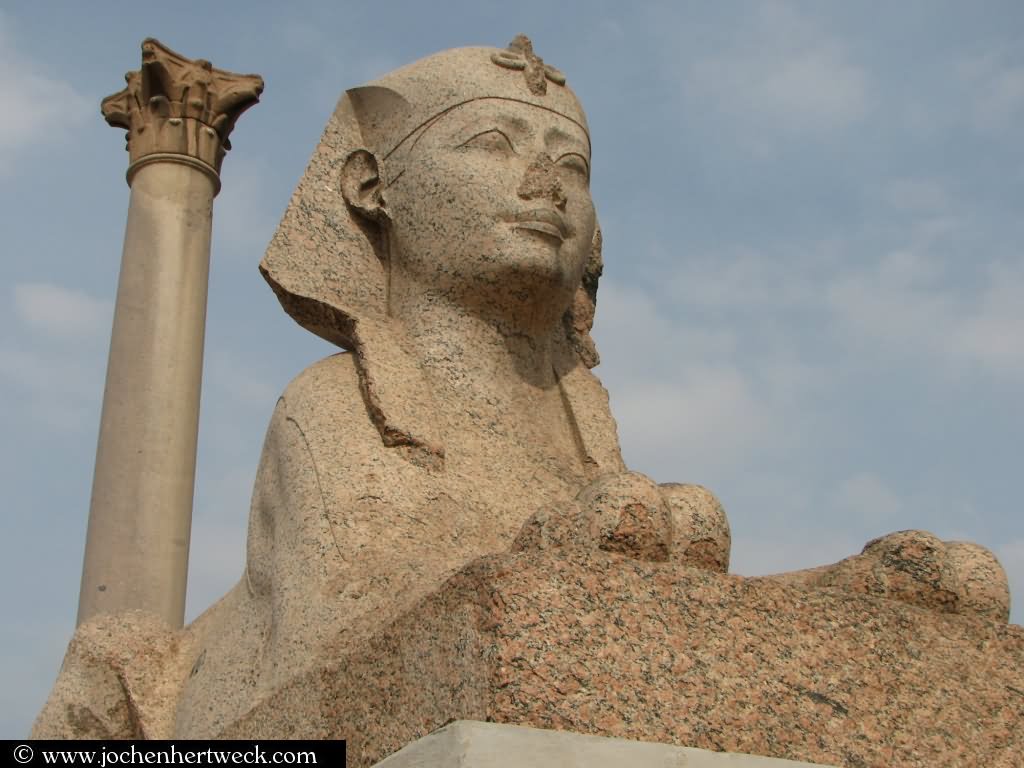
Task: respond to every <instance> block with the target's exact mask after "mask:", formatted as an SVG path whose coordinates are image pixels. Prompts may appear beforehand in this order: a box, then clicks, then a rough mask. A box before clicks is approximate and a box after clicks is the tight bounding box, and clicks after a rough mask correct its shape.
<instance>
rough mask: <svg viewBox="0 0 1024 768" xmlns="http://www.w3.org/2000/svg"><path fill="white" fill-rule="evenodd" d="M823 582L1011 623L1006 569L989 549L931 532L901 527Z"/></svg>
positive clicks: (832, 568)
mask: <svg viewBox="0 0 1024 768" xmlns="http://www.w3.org/2000/svg"><path fill="white" fill-rule="evenodd" d="M819 584H820V585H821V586H827V587H836V588H838V589H844V590H846V591H849V592H860V593H863V594H870V595H876V596H879V597H887V598H890V599H893V600H901V601H903V602H905V603H910V604H912V605H919V606H921V607H924V608H929V609H931V610H936V611H941V612H945V613H961V614H975V615H981V616H985V617H988V618H992V619H996V620H998V621H1004V622H1005V621H1007V620H1008V619H1009V612H1010V594H1009V588H1008V586H1007V580H1006V573H1005V572H1004V571H1003V569H1002V566H1000V565H999V562H998V561H997V560H996V558H995V556H994V555H993V554H992V553H991V552H990V551H989V550H987V549H985V548H984V547H981V546H979V545H977V544H971V543H968V542H959V541H955V542H946V541H942V540H941V539H939V538H938V537H936V536H934V535H932V534H930V533H928V532H927V531H898V532H896V533H890V534H888V535H887V536H882V537H880V538H877V539H874V540H872V541H870V542H868V543H867V544H866V545H865V547H864V550H863V551H862V552H861V553H860V554H859V555H855V556H853V557H849V558H847V559H846V560H843V561H841V562H839V563H836V564H835V565H833V566H829V567H827V568H825V569H823V571H822V572H821V578H820V580H819Z"/></svg>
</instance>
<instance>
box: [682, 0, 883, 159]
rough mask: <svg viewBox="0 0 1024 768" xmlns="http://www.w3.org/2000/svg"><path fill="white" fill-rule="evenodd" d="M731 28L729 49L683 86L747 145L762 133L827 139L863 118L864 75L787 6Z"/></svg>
mask: <svg viewBox="0 0 1024 768" xmlns="http://www.w3.org/2000/svg"><path fill="white" fill-rule="evenodd" d="M737 29H738V30H740V31H739V32H738V34H737V36H736V38H734V40H733V43H732V45H731V46H729V47H728V48H727V49H725V50H722V51H720V52H719V53H716V54H714V55H711V56H707V57H705V58H703V59H700V60H698V61H697V62H695V63H694V64H693V65H692V67H691V68H690V71H689V74H688V77H687V79H686V84H687V88H688V89H690V90H691V91H692V93H693V94H694V95H696V96H697V97H698V98H699V99H700V100H701V101H702V102H704V103H706V104H708V105H710V106H711V107H712V108H713V109H717V110H719V111H721V112H723V113H724V114H726V115H727V116H728V117H730V118H731V119H733V120H734V121H736V122H737V125H739V126H740V128H741V130H742V131H744V132H746V133H747V134H748V135H749V136H750V137H751V138H752V140H753V141H754V144H755V145H763V143H764V142H766V141H767V139H768V137H767V134H783V135H792V136H806V135H813V134H828V133H830V132H833V131H836V130H839V129H842V128H844V127H846V126H848V125H851V124H852V123H855V122H856V121H858V120H860V119H861V118H862V117H864V116H865V114H866V113H867V111H868V108H869V95H868V91H869V84H868V76H867V73H866V72H865V70H864V69H863V68H862V67H859V66H857V65H856V64H855V63H853V62H852V61H851V60H850V57H849V55H848V54H847V52H846V49H845V47H844V45H843V44H842V42H841V41H840V40H839V39H837V38H835V37H832V36H830V35H829V34H828V33H827V31H825V30H822V29H820V28H818V27H817V26H816V25H814V24H813V23H811V22H810V21H809V20H808V19H806V18H803V17H801V16H799V15H798V14H797V13H796V12H795V11H794V10H793V9H791V8H790V7H789V6H787V5H783V4H776V3H768V4H766V5H764V6H763V7H762V8H761V9H760V13H759V15H758V17H757V20H756V22H755V23H754V25H753V27H752V28H747V29H744V27H743V26H738V27H737ZM761 148H763V146H762V147H761Z"/></svg>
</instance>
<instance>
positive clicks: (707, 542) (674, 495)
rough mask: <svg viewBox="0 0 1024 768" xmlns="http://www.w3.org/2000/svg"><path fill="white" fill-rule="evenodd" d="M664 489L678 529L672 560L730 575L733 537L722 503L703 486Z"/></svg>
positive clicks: (663, 486)
mask: <svg viewBox="0 0 1024 768" xmlns="http://www.w3.org/2000/svg"><path fill="white" fill-rule="evenodd" d="M660 488H661V494H662V496H664V497H665V500H666V501H667V502H668V505H669V509H670V510H671V511H672V522H673V524H674V527H675V533H674V536H673V542H672V560H674V561H675V562H678V563H683V564H684V565H690V566H693V567H694V568H703V569H704V570H708V571H716V572H718V573H728V572H729V554H730V551H731V549H732V533H731V531H730V530H729V518H728V517H726V515H725V508H724V507H723V506H722V503H721V502H720V501H719V500H718V499H717V498H716V497H715V495H714V494H713V493H711V491H709V490H708V489H707V488H705V487H704V486H701V485H690V484H684V483H662V484H661V486H660Z"/></svg>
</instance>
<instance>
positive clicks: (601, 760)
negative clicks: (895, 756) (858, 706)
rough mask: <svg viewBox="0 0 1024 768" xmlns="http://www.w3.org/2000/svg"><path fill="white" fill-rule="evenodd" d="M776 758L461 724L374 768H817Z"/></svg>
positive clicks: (561, 733) (502, 726)
mask: <svg viewBox="0 0 1024 768" xmlns="http://www.w3.org/2000/svg"><path fill="white" fill-rule="evenodd" d="M815 765H817V764H816V763H796V762H793V761H792V760H777V759H775V758H772V757H758V756H756V755H740V754H736V753H725V752H709V751H707V750H705V749H690V748H688V747H673V746H671V745H669V744H652V743H650V742H643V741H627V740H625V739H607V738H601V737H599V736H582V735H580V734H578V733H564V732H560V731H542V730H540V729H538V728H522V727H519V726H515V725H498V724H497V723H479V722H473V721H471V720H460V721H458V722H455V723H451V724H450V725H446V726H445V727H444V728H442V729H441V730H439V731H435V732H434V733H432V734H430V735H429V736H424V737H423V738H422V739H420V740H419V741H415V742H413V743H412V744H410V745H409V746H407V747H405V748H404V749H401V750H400V751H398V752H396V753H395V754H393V755H392V756H391V757H388V758H386V759H384V760H382V761H381V762H379V763H377V765H376V766H374V768H623V766H629V767H630V768H682V766H685V767H686V768H801V767H805V768H813V766H815Z"/></svg>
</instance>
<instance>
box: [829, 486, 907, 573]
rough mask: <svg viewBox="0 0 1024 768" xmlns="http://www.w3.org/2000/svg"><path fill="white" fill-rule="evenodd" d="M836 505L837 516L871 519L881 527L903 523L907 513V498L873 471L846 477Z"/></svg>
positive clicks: (861, 519) (883, 529)
mask: <svg viewBox="0 0 1024 768" xmlns="http://www.w3.org/2000/svg"><path fill="white" fill-rule="evenodd" d="M832 507H833V509H834V510H835V513H836V519H838V520H857V521H858V523H859V524H861V525H863V524H865V523H868V524H870V525H871V526H878V529H879V531H887V530H889V528H890V527H891V526H893V525H899V524H900V522H899V521H900V520H901V519H902V518H904V517H905V513H906V505H905V504H904V503H903V500H902V499H900V498H899V496H897V494H896V493H895V492H894V491H893V490H892V489H891V488H889V486H888V485H886V484H885V483H884V482H883V481H882V480H881V478H879V477H878V476H877V475H875V474H873V473H871V472H858V473H856V474H854V475H851V476H850V477H848V478H846V480H844V481H843V482H842V483H841V484H840V485H839V487H838V488H837V489H836V493H835V497H834V499H833V501H832ZM850 554H853V553H852V552H851V553H850Z"/></svg>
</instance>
